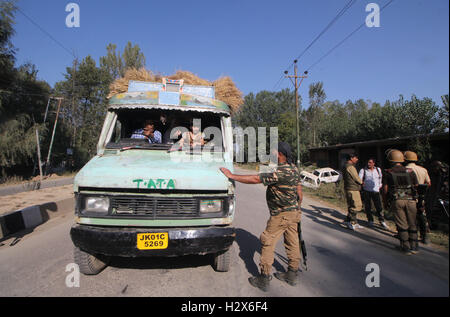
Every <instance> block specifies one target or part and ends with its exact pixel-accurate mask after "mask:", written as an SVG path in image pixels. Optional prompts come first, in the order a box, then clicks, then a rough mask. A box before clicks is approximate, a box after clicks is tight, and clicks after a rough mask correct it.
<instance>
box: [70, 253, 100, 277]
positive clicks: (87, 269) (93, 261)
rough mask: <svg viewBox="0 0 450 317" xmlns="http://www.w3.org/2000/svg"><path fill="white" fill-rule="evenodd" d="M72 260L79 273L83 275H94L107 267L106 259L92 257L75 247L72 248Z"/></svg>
mask: <svg viewBox="0 0 450 317" xmlns="http://www.w3.org/2000/svg"><path fill="white" fill-rule="evenodd" d="M74 259H75V263H76V264H78V266H79V268H80V272H81V273H83V274H85V275H96V274H98V273H100V271H101V270H103V269H104V268H105V267H106V265H107V258H106V257H104V256H94V255H92V254H89V253H87V252H84V251H83V250H81V249H80V248H77V247H74Z"/></svg>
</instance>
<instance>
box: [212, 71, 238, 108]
mask: <svg viewBox="0 0 450 317" xmlns="http://www.w3.org/2000/svg"><path fill="white" fill-rule="evenodd" d="M214 87H215V90H216V98H217V99H219V100H222V101H223V102H225V103H226V104H227V105H229V106H230V108H231V111H232V112H233V113H234V112H236V111H238V109H239V107H240V106H241V105H242V104H243V103H244V99H243V98H242V92H241V91H240V90H239V89H238V88H237V87H236V85H235V84H234V82H233V81H232V80H231V78H230V77H228V76H225V77H220V78H219V79H217V80H216V81H215V82H214Z"/></svg>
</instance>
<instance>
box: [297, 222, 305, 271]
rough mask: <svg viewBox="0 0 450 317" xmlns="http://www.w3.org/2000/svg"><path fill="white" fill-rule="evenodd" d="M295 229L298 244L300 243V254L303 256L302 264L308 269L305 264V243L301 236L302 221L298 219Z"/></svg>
mask: <svg viewBox="0 0 450 317" xmlns="http://www.w3.org/2000/svg"><path fill="white" fill-rule="evenodd" d="M297 231H298V241H299V245H300V253H301V255H302V258H303V266H304V268H305V270H306V271H308V266H307V265H306V257H307V254H306V245H305V240H303V237H302V222H301V221H300V222H299V223H298V224H297Z"/></svg>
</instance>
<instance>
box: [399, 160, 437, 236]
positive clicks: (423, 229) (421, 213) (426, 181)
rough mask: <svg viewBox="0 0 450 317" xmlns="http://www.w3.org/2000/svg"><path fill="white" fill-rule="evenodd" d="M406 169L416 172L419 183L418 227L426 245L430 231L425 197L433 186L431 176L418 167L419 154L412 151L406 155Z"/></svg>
mask: <svg viewBox="0 0 450 317" xmlns="http://www.w3.org/2000/svg"><path fill="white" fill-rule="evenodd" d="M404 155H405V161H406V167H407V168H410V169H412V170H413V171H414V173H415V174H416V177H417V181H418V182H419V187H418V191H417V192H418V199H417V225H418V227H419V231H420V236H421V238H422V242H423V243H424V244H427V243H428V235H427V234H428V232H429V231H430V229H429V225H428V220H427V215H426V210H425V195H426V193H427V190H428V188H429V187H430V186H431V180H430V176H429V175H428V171H427V170H426V169H425V168H423V167H422V166H420V165H417V164H416V162H417V161H418V158H417V154H416V153H414V152H412V151H406V152H405V153H404Z"/></svg>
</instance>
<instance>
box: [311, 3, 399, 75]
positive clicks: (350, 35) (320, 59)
mask: <svg viewBox="0 0 450 317" xmlns="http://www.w3.org/2000/svg"><path fill="white" fill-rule="evenodd" d="M392 2H394V0H389V2H388V3H386V4H385V5H384V6H383V7H382V8H381V9H380V13H381V11H383V10H384V9H385V8H386V7H387V6H389V5H390V4H391V3H392ZM365 25H366V22H365V21H364V22H363V23H361V24H360V25H359V26H358V27H357V28H356V29H354V30H353V31H352V32H351V33H350V34H348V35H347V36H346V37H345V38H344V39H343V40H341V41H340V42H339V43H337V44H336V45H335V46H333V47H332V48H331V49H330V50H329V51H328V52H326V53H325V54H324V55H322V56H321V57H320V58H319V59H318V60H317V61H316V62H314V63H313V64H312V65H311V66H309V67H308V68H307V69H306V71H308V72H309V71H310V70H311V69H312V68H313V67H315V66H316V65H317V64H319V63H320V62H321V61H322V60H324V59H325V58H326V57H327V56H328V55H330V54H331V53H332V52H333V51H334V50H335V49H337V48H338V47H339V46H341V45H342V44H343V43H344V42H345V41H347V40H348V39H349V38H350V37H352V36H353V35H354V34H355V33H356V32H358V31H359V30H361V29H362V28H363V27H364V26H365Z"/></svg>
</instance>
